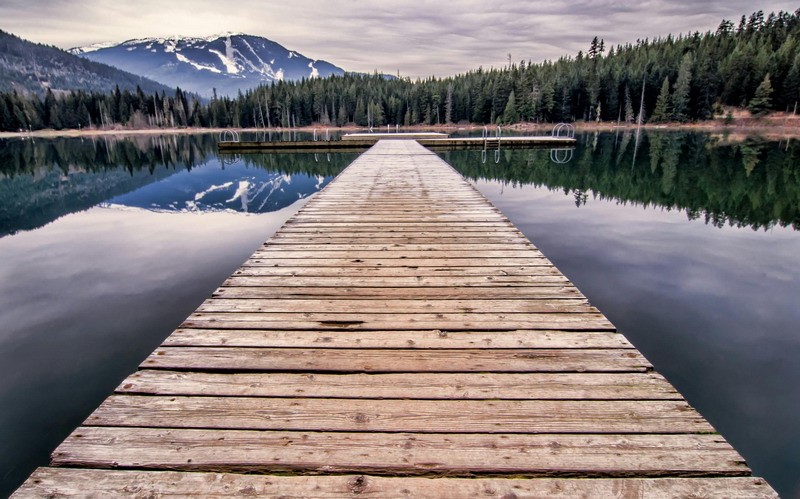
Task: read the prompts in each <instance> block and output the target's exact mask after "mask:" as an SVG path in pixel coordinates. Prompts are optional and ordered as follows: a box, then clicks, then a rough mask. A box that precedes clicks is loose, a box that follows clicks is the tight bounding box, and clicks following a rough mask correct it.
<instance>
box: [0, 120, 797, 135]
mask: <svg viewBox="0 0 800 499" xmlns="http://www.w3.org/2000/svg"><path fill="white" fill-rule="evenodd" d="M556 124H557V123H515V124H513V125H501V127H502V129H503V130H509V131H514V132H535V133H536V134H537V135H549V134H550V133H551V131H552V129H553V127H554V126H555V125H556ZM572 125H573V126H574V127H575V129H576V130H577V131H580V132H615V131H617V130H626V131H635V130H636V129H637V126H636V125H635V124H634V125H626V124H620V125H617V123H616V122H576V123H572ZM484 126H487V127H488V128H489V130H490V132H494V130H495V129H496V127H497V125H476V124H450V125H429V126H427V125H412V126H407V127H406V126H403V127H400V130H401V131H423V130H424V131H438V132H451V133H452V132H459V131H465V130H466V131H479V130H482V129H483V127H484ZM641 127H642V129H644V130H662V131H668V132H675V131H690V132H701V133H718V134H728V135H748V136H758V137H763V138H766V139H774V140H781V139H788V138H800V116H797V117H794V116H778V117H768V118H763V119H761V120H758V119H738V120H734V122H733V123H730V124H726V123H724V122H723V121H722V120H713V121H703V122H696V123H657V124H656V123H646V124H642V126H641ZM382 128H383V127H374V131H375V133H379V132H381V129H382ZM325 129H328V130H330V131H336V132H363V131H366V130H368V128H367V127H361V126H344V127H324V126H321V125H318V126H305V127H297V128H271V129H265V128H144V129H127V128H115V129H96V128H91V129H86V128H84V129H67V130H52V129H47V130H35V131H32V132H0V139H10V138H56V137H72V138H78V137H92V136H101V137H103V136H150V135H195V134H203V133H216V134H219V133H223V132H225V131H228V130H232V131H236V132H239V133H242V132H246V133H264V132H272V133H286V132H306V133H311V132H313V131H314V130H317V132H318V133H320V132H321V131H322V132H324V130H325ZM393 130H394V129H393ZM492 134H493V133H492Z"/></svg>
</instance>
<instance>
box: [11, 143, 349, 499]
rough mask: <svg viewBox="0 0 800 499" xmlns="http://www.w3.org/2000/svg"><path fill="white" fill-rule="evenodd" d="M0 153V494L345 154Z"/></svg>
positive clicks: (31, 148)
mask: <svg viewBox="0 0 800 499" xmlns="http://www.w3.org/2000/svg"><path fill="white" fill-rule="evenodd" d="M215 151H216V137H213V136H196V137H168V138H137V139H134V140H115V141H106V140H103V139H99V140H89V139H84V140H80V139H77V140H76V139H59V140H50V141H43V140H37V141H35V142H31V141H5V142H0V497H4V496H6V495H7V494H9V493H10V492H11V491H12V490H13V489H14V488H16V486H18V485H19V483H21V481H23V480H24V479H25V478H26V477H27V475H28V474H29V473H30V472H31V471H32V470H33V468H34V467H35V466H37V465H42V464H46V463H47V459H48V456H49V453H50V451H51V450H52V449H53V448H54V447H55V446H56V445H57V444H58V443H59V442H60V441H61V440H63V439H64V438H65V437H66V436H67V434H68V433H69V432H70V431H71V430H72V429H73V428H74V427H75V426H77V425H78V424H80V423H81V422H82V420H83V419H85V418H86V417H87V416H88V415H89V413H90V412H91V411H92V410H93V409H94V408H95V407H96V406H97V405H98V404H99V403H100V402H101V401H102V400H103V399H104V398H105V397H106V396H107V395H108V394H109V393H110V392H111V391H112V390H113V389H114V388H115V386H116V385H117V384H118V383H119V382H120V381H121V380H122V379H123V378H124V377H125V376H126V375H128V374H129V373H131V372H133V371H134V370H135V369H136V366H137V364H138V363H139V362H141V361H142V360H143V359H144V358H145V357H146V356H147V355H148V353H149V352H150V351H152V350H153V349H154V348H155V347H156V346H157V345H158V344H159V343H161V341H162V340H163V339H164V338H165V337H166V336H167V335H168V334H169V333H170V332H171V330H172V329H174V328H175V327H176V326H177V325H178V324H180V322H181V321H182V320H183V319H184V318H185V317H186V316H188V314H189V313H191V312H192V311H193V310H194V309H195V308H196V307H197V306H198V305H199V304H200V303H201V302H202V301H203V299H204V298H205V297H207V296H208V295H209V294H210V293H211V291H213V290H214V289H215V288H216V287H217V286H218V285H219V283H221V282H222V281H223V280H224V279H225V278H226V277H227V276H228V275H230V274H231V273H232V272H233V271H234V270H235V269H236V268H237V267H238V266H239V265H240V264H241V263H242V262H243V261H244V260H245V259H246V258H247V257H248V256H249V255H250V254H251V253H252V252H253V251H254V250H255V249H256V248H257V247H258V246H259V245H260V244H261V243H262V242H263V241H264V240H265V239H266V238H267V237H269V236H270V235H271V234H272V233H273V232H274V231H275V230H276V229H277V228H278V227H279V226H280V225H281V224H282V223H283V222H284V221H285V220H286V219H287V218H288V217H289V216H290V215H291V214H292V213H294V212H295V211H296V210H297V209H298V208H299V207H300V206H301V205H302V204H303V203H304V200H305V199H307V198H308V196H310V195H311V194H313V193H314V192H316V191H317V190H318V189H319V188H320V187H322V186H324V185H325V184H327V182H329V181H330V179H331V178H332V177H333V176H334V175H336V174H337V173H338V172H339V171H341V169H342V168H343V167H344V166H346V165H347V164H349V163H350V162H351V161H352V159H353V158H354V157H355V155H332V156H330V157H328V155H318V156H317V157H316V158H315V157H314V155H313V154H311V155H293V156H289V155H264V156H248V157H246V158H242V159H240V160H239V161H238V162H235V163H233V160H234V159H235V158H224V159H223V160H222V161H221V160H220V158H217V156H216V152H215Z"/></svg>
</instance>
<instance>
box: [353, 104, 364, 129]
mask: <svg viewBox="0 0 800 499" xmlns="http://www.w3.org/2000/svg"><path fill="white" fill-rule="evenodd" d="M353 121H355V123H356V125H358V126H367V107H366V106H365V105H364V99H362V98H359V99H358V102H356V111H355V113H354V115H353Z"/></svg>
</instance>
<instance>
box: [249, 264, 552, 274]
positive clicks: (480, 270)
mask: <svg viewBox="0 0 800 499" xmlns="http://www.w3.org/2000/svg"><path fill="white" fill-rule="evenodd" d="M234 275H237V276H251V277H254V276H267V277H269V276H304V277H308V276H319V277H449V276H454V277H461V276H476V275H477V276H509V275H518V276H545V275H555V276H560V275H561V273H560V272H559V271H558V270H557V269H556V268H555V267H552V266H539V267H522V268H520V267H465V268H458V267H422V268H414V267H400V266H397V267H383V266H375V267H368V266H366V265H363V266H360V267H355V266H351V267H340V268H336V267H301V266H299V264H298V266H294V267H288V266H285V267H275V266H249V265H244V266H242V267H240V268H239V270H237V271H236V272H235V273H234Z"/></svg>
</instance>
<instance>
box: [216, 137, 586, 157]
mask: <svg viewBox="0 0 800 499" xmlns="http://www.w3.org/2000/svg"><path fill="white" fill-rule="evenodd" d="M380 140H414V141H416V142H418V143H419V144H421V145H423V146H425V147H427V148H429V149H434V150H448V149H498V148H501V149H514V148H528V149H529V148H535V147H556V148H564V147H573V146H574V145H575V139H574V138H573V137H566V136H561V137H558V136H555V137H553V136H550V135H538V136H532V137H516V136H512V137H497V136H495V135H493V136H491V137H448V136H447V134H444V133H434V132H422V133H353V134H347V135H344V136H342V140H298V141H286V142H277V141H265V142H257V141H242V142H240V141H230V142H220V143H219V145H218V149H219V151H220V152H222V153H270V152H272V153H279V152H282V153H285V152H316V153H320V152H364V151H366V150H367V149H369V148H370V147H372V146H373V145H375V143H376V142H378V141H380Z"/></svg>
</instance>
